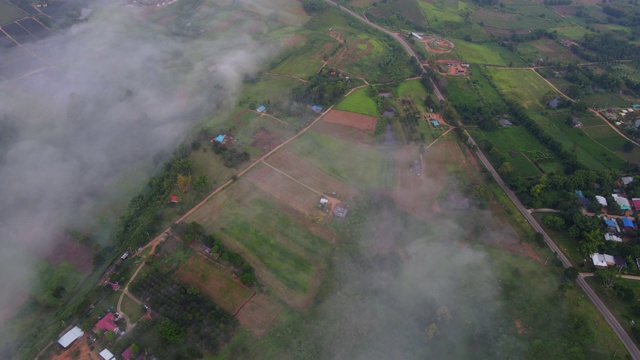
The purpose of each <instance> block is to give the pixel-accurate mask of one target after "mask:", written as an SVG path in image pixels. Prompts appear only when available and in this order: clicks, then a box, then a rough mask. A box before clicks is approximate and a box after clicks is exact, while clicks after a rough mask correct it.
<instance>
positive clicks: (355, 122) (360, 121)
mask: <svg viewBox="0 0 640 360" xmlns="http://www.w3.org/2000/svg"><path fill="white" fill-rule="evenodd" d="M322 121H326V122H330V123H334V124H340V125H346V126H350V127H353V128H356V129H360V130H366V131H369V132H374V131H375V129H376V122H377V121H378V119H376V118H374V117H372V116H367V115H362V114H356V113H352V112H349V111H342V110H331V111H329V112H328V113H327V115H325V116H324V118H322Z"/></svg>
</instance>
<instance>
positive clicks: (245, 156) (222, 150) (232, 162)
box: [211, 141, 251, 168]
mask: <svg viewBox="0 0 640 360" xmlns="http://www.w3.org/2000/svg"><path fill="white" fill-rule="evenodd" d="M211 150H212V151H213V153H214V154H216V155H220V158H221V159H222V164H223V165H224V166H226V167H228V168H237V167H238V166H240V165H241V164H242V163H243V162H245V161H249V159H250V158H251V156H250V155H249V153H248V152H247V151H239V150H237V149H235V148H229V147H228V146H226V145H224V144H221V143H219V142H217V141H214V142H212V143H211Z"/></svg>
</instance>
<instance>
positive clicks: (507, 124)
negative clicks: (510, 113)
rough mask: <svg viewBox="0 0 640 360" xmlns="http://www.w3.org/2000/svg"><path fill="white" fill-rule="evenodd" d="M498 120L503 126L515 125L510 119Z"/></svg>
mask: <svg viewBox="0 0 640 360" xmlns="http://www.w3.org/2000/svg"><path fill="white" fill-rule="evenodd" d="M498 122H499V123H500V125H501V126H502V127H510V126H513V123H512V122H511V121H509V120H508V119H500V120H498Z"/></svg>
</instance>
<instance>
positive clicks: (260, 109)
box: [256, 105, 267, 112]
mask: <svg viewBox="0 0 640 360" xmlns="http://www.w3.org/2000/svg"><path fill="white" fill-rule="evenodd" d="M265 110H267V108H266V107H264V106H262V105H260V106H258V108H257V109H256V111H258V112H263V111H265Z"/></svg>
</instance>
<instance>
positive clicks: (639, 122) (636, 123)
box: [633, 119, 640, 129]
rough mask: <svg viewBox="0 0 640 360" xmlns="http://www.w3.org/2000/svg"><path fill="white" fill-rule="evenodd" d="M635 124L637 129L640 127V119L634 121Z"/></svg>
mask: <svg viewBox="0 0 640 360" xmlns="http://www.w3.org/2000/svg"><path fill="white" fill-rule="evenodd" d="M633 126H634V127H635V128H636V129H640V119H638V120H636V122H634V123H633Z"/></svg>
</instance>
